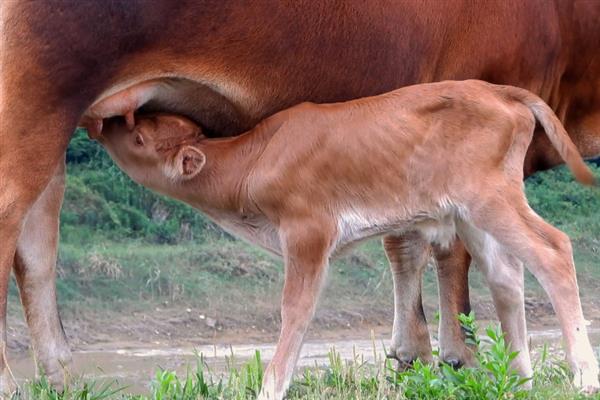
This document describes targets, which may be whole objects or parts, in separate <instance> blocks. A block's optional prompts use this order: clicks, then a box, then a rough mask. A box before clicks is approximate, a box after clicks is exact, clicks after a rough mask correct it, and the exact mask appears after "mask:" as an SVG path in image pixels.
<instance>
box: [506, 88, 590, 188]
mask: <svg viewBox="0 0 600 400" xmlns="http://www.w3.org/2000/svg"><path fill="white" fill-rule="evenodd" d="M504 89H506V90H507V93H508V94H509V96H510V97H512V98H513V99H515V100H517V101H520V102H521V103H523V104H524V105H525V106H527V108H529V110H531V112H532V113H533V115H534V116H535V119H536V120H537V121H538V122H539V123H540V124H541V125H542V127H543V128H544V131H545V132H546V135H547V136H548V139H550V142H551V143H552V146H554V148H555V149H556V151H558V154H559V155H560V157H561V158H562V159H563V160H564V161H565V164H567V167H568V168H569V170H571V173H572V174H573V176H574V177H575V179H576V180H577V181H579V182H580V183H583V184H584V185H596V178H595V177H594V175H593V174H592V171H591V170H590V169H589V167H588V166H587V165H586V163H585V162H584V161H583V158H582V157H581V154H580V153H579V150H577V147H576V146H575V144H574V143H573V141H572V140H571V138H570V137H569V135H568V134H567V131H566V130H565V128H564V127H563V125H562V123H561V122H560V120H559V119H558V117H557V116H556V114H554V111H552V109H551V108H550V107H549V106H548V105H547V104H546V103H545V102H544V101H543V100H542V99H540V98H539V97H538V96H536V95H534V94H533V93H531V92H529V91H527V90H525V89H520V88H515V87H509V86H505V87H504Z"/></svg>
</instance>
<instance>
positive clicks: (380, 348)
mask: <svg viewBox="0 0 600 400" xmlns="http://www.w3.org/2000/svg"><path fill="white" fill-rule="evenodd" d="M589 332H590V336H591V339H592V342H593V343H594V344H595V345H600V327H595V328H591V329H590V331H589ZM530 338H531V343H532V348H534V347H535V346H537V345H540V344H542V343H550V344H551V345H552V346H551V348H558V347H559V346H557V345H558V344H559V342H560V331H559V330H558V329H549V330H544V331H530ZM107 346H108V345H107ZM149 346H150V345H149ZM149 346H148V347H145V346H139V347H127V348H123V347H122V348H105V349H102V350H79V351H75V352H74V353H73V362H74V368H73V371H77V373H78V374H81V375H82V376H83V377H84V378H87V379H93V380H110V381H112V380H117V381H118V383H119V385H123V386H128V388H127V392H128V393H134V394H144V393H148V388H149V384H150V381H151V380H152V379H153V377H154V376H155V374H156V371H157V369H159V368H164V369H169V370H175V371H177V372H178V373H179V374H182V375H181V376H183V375H184V374H185V372H186V369H187V368H195V365H196V360H197V357H196V354H202V355H203V356H204V360H205V361H206V363H207V364H208V365H209V367H210V368H211V370H212V371H215V372H217V373H218V372H223V371H225V370H226V369H227V361H226V358H229V357H231V356H232V355H233V356H234V362H235V365H237V366H239V365H241V364H242V363H243V362H244V361H246V360H248V359H250V358H252V357H253V356H254V352H255V351H256V350H258V351H260V353H261V358H262V360H263V361H264V362H267V361H268V360H270V359H271V357H272V356H273V353H274V350H275V344H242V345H208V346H195V347H165V346H160V347H159V346H154V347H149ZM388 346H389V339H388V338H376V339H368V340H365V339H364V338H362V339H357V340H347V339H344V340H339V341H336V340H328V341H325V340H321V341H310V342H307V343H305V344H304V346H303V348H302V353H301V356H300V358H299V360H298V366H300V367H313V366H315V365H317V366H325V365H327V364H328V361H329V360H328V352H329V350H330V349H331V348H335V350H336V351H337V352H338V353H339V354H340V355H341V357H342V359H346V360H352V359H354V357H355V356H357V355H358V356H360V357H362V359H364V360H365V361H369V362H373V361H374V360H375V357H377V358H378V359H381V358H382V357H384V354H385V353H384V349H385V348H387V347H388ZM11 361H12V362H11V366H12V370H13V373H14V375H15V376H16V377H17V380H19V381H23V380H24V379H31V378H32V377H33V374H34V365H33V360H32V358H31V357H30V356H28V355H24V354H22V355H20V356H18V357H17V358H16V359H14V357H13V358H12V360H11Z"/></svg>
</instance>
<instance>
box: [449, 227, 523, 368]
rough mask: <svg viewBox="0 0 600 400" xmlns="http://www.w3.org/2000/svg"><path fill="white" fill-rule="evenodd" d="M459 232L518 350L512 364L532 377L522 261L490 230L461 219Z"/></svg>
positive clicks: (505, 328) (508, 340) (509, 339)
mask: <svg viewBox="0 0 600 400" xmlns="http://www.w3.org/2000/svg"><path fill="white" fill-rule="evenodd" d="M458 232H459V235H460V237H461V238H462V239H464V243H465V246H466V247H467V248H468V250H469V253H471V254H472V255H473V258H474V260H475V263H476V265H477V267H478V268H479V269H480V270H481V272H482V273H483V274H484V276H485V280H486V282H487V284H488V286H489V288H490V291H491V293H492V299H493V301H494V306H495V308H496V313H497V314H498V317H499V319H500V322H501V324H502V330H503V331H504V332H505V334H506V339H507V342H508V343H509V344H510V347H511V349H512V350H516V351H518V352H519V354H518V356H517V357H516V358H515V360H514V361H513V363H512V367H513V368H514V369H515V370H516V371H517V372H519V374H520V375H521V376H523V377H531V376H532V374H533V371H532V368H531V358H530V356H529V347H528V341H527V322H526V319H525V299H524V282H523V263H522V262H521V261H520V260H518V259H517V258H515V257H514V256H512V255H510V254H508V253H507V252H506V251H504V249H503V246H502V245H500V244H499V243H498V242H497V241H496V240H495V239H494V238H493V237H492V236H490V235H489V234H487V233H485V232H483V231H481V230H479V229H477V228H475V227H473V226H471V225H469V224H467V223H462V222H459V224H458Z"/></svg>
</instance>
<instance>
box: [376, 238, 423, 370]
mask: <svg viewBox="0 0 600 400" xmlns="http://www.w3.org/2000/svg"><path fill="white" fill-rule="evenodd" d="M383 247H384V249H385V254H386V256H387V258H388V260H389V263H390V269H391V272H392V282H393V284H394V325H393V328H392V342H391V345H390V350H389V352H388V357H390V358H395V359H397V360H398V362H399V366H400V368H405V367H407V366H410V365H411V364H412V363H413V361H415V360H416V359H421V360H422V361H427V362H430V361H432V354H431V342H430V340H429V330H428V329H427V321H426V320H425V313H424V312H423V304H422V299H421V281H422V278H423V270H424V268H425V266H426V265H427V259H428V256H429V245H428V243H427V242H426V241H425V240H424V239H423V238H422V237H421V236H420V235H419V234H418V233H417V232H410V233H407V234H404V235H402V236H396V235H388V236H385V237H384V238H383Z"/></svg>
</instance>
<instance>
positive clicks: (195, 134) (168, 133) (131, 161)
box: [97, 114, 206, 192]
mask: <svg viewBox="0 0 600 400" xmlns="http://www.w3.org/2000/svg"><path fill="white" fill-rule="evenodd" d="M203 138H204V136H203V135H202V130H201V128H200V127H199V126H198V125H196V124H195V123H193V122H192V121H190V120H188V119H187V118H184V117H180V116H175V115H167V114H157V115H149V116H141V117H137V118H136V124H135V125H134V126H133V128H132V129H129V128H128V125H127V124H126V123H125V122H124V121H123V120H122V119H112V120H109V122H107V123H106V124H105V126H104V129H103V130H102V134H101V135H100V136H98V137H97V139H98V141H99V142H100V143H101V144H102V145H103V146H104V147H105V148H106V150H107V151H108V153H109V154H110V156H111V157H112V158H113V160H114V161H115V162H116V163H117V165H119V167H120V168H121V169H123V171H125V173H127V175H129V176H130V177H131V178H132V179H133V180H134V181H136V182H138V183H139V184H141V185H144V186H148V187H150V188H152V189H155V190H157V191H160V192H168V191H169V190H168V188H169V187H171V185H173V184H177V183H180V182H182V181H186V180H189V179H191V178H193V177H195V176H196V175H197V174H198V173H199V172H200V171H201V170H202V167H203V166H204V163H205V162H206V157H205V155H204V153H203V152H202V151H201V150H200V148H199V147H198V144H199V141H200V140H201V139H203Z"/></svg>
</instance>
